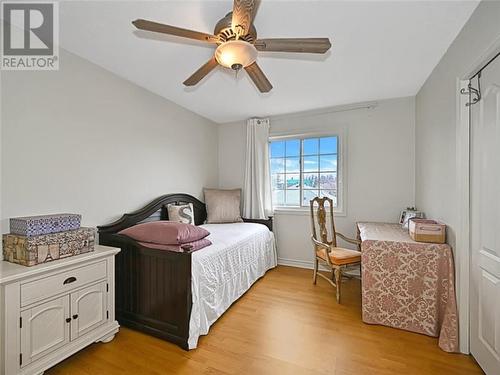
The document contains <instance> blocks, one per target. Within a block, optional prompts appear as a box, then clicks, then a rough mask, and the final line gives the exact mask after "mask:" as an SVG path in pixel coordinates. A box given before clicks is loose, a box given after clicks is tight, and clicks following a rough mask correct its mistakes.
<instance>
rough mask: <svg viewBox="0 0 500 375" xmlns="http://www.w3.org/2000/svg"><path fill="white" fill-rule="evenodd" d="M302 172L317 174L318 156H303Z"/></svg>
mask: <svg viewBox="0 0 500 375" xmlns="http://www.w3.org/2000/svg"><path fill="white" fill-rule="evenodd" d="M302 160H303V165H302V171H303V172H317V171H318V170H319V166H318V156H304V158H303V159H302Z"/></svg>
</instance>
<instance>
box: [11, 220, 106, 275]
mask: <svg viewBox="0 0 500 375" xmlns="http://www.w3.org/2000/svg"><path fill="white" fill-rule="evenodd" d="M95 236H96V231H95V229H94V228H80V229H76V230H71V231H67V232H60V233H50V234H44V235H41V236H34V237H27V236H20V235H17V234H4V235H3V256H4V260H7V261H9V262H12V263H18V264H22V265H23V266H34V265H36V264H40V263H46V262H50V261H52V260H56V259H60V258H66V257H70V256H73V255H78V254H83V253H88V252H90V251H94V245H95Z"/></svg>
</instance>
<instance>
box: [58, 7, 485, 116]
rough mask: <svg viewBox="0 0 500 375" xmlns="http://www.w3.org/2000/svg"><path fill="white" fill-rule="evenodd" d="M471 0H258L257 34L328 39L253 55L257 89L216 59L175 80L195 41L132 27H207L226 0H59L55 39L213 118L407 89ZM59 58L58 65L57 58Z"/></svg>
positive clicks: (433, 59) (420, 77)
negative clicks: (260, 82)
mask: <svg viewBox="0 0 500 375" xmlns="http://www.w3.org/2000/svg"><path fill="white" fill-rule="evenodd" d="M477 4H478V2H477V1H460V2H456V1H430V2H425V1H387V2H381V1H368V2H359V1H271V0H262V1H261V4H260V8H259V11H258V13H257V17H256V19H255V22H254V24H255V27H256V28H257V33H258V35H259V36H260V37H262V38H265V37H329V38H330V40H331V41H332V45H333V46H332V49H331V50H330V51H329V52H328V53H327V54H326V55H321V56H317V55H304V54H278V53H269V52H268V53H262V52H260V53H259V58H258V63H259V65H260V66H261V68H262V70H263V71H264V72H265V73H266V75H267V77H268V78H269V80H270V81H271V83H272V84H273V86H274V89H273V90H272V91H271V92H270V93H268V94H261V93H259V92H258V91H257V89H256V88H255V87H254V85H253V83H252V82H251V81H250V79H249V78H248V77H247V76H246V74H245V73H244V72H242V73H240V74H239V76H238V77H237V78H235V75H234V73H233V72H231V71H229V70H224V69H223V68H221V67H219V68H217V69H216V70H215V71H213V72H212V73H210V74H209V76H208V77H206V78H205V79H204V80H203V81H202V82H201V83H200V84H198V86H196V87H194V88H185V87H184V86H183V85H182V82H183V81H184V80H185V79H186V78H187V77H188V76H190V75H191V74H192V73H193V72H194V71H195V70H196V69H198V67H199V66H201V65H202V64H203V63H205V61H207V60H208V59H209V58H210V56H211V55H212V53H213V48H212V47H211V46H210V45H206V44H204V43H201V42H200V43H198V42H196V41H191V40H187V39H180V38H175V37H170V36H163V35H159V34H153V33H147V32H141V31H137V30H135V28H134V27H133V26H132V24H131V23H130V22H131V21H132V20H134V19H136V18H145V19H149V20H153V21H158V22H163V23H168V24H171V25H175V26H180V27H184V28H191V29H194V30H199V31H206V32H213V27H214V26H215V24H216V22H217V21H218V20H219V19H220V18H222V17H223V16H224V15H225V14H226V13H227V12H229V11H230V10H231V6H232V1H231V0H225V1H208V0H205V1H186V0H184V1H126V2H124V1H67V2H62V3H61V6H60V40H61V46H62V47H63V48H65V49H67V50H69V51H70V52H73V53H75V54H77V55H80V56H82V57H84V58H86V59H88V60H90V61H92V62H94V63H96V64H98V65H100V66H102V67H104V68H106V69H108V70H110V71H112V72H114V73H115V74H117V75H119V76H121V77H123V78H126V79H128V80H130V81H132V82H134V83H136V84H137V85H139V86H142V87H144V88H146V89H148V90H150V91H152V92H154V93H156V94H158V95H161V96H163V97H165V98H167V99H169V100H171V101H173V102H175V103H177V104H179V105H181V106H183V107H185V108H188V109H189V110H191V111H193V112H196V113H198V114H200V115H202V116H204V117H207V118H209V119H211V120H213V121H216V122H219V123H222V122H230V121H236V120H241V119H246V118H248V117H252V116H268V115H276V114H282V113H290V112H297V111H303V110H310V109H315V108H324V107H329V106H334V105H342V104H348V103H356V102H362V101H369V100H376V99H384V98H393V97H401V96H410V95H415V94H416V93H417V91H418V90H419V89H420V87H421V86H422V84H423V83H424V81H425V80H426V78H427V77H428V76H429V74H430V73H431V71H432V69H433V68H434V67H435V66H436V64H437V63H438V61H439V60H440V58H441V57H442V56H443V54H444V53H445V51H446V49H447V48H448V47H449V45H450V44H451V42H452V41H453V39H454V38H455V37H456V35H457V34H458V32H459V31H460V29H461V28H462V26H463V25H464V23H465V22H466V21H467V19H468V18H469V17H470V15H471V13H472V12H473V10H474V9H475V7H476V6H477ZM61 64H64V62H63V61H62V62H61Z"/></svg>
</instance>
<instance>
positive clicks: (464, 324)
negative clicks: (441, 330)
mask: <svg viewBox="0 0 500 375" xmlns="http://www.w3.org/2000/svg"><path fill="white" fill-rule="evenodd" d="M499 52H500V35H499V36H498V37H497V38H496V40H495V41H494V42H493V43H492V44H491V45H490V46H489V47H488V48H487V49H486V50H485V51H484V52H483V53H482V54H481V55H480V56H479V57H478V58H477V59H476V60H475V61H474V63H473V64H472V65H471V66H470V67H469V68H468V69H467V70H465V71H464V72H463V74H462V75H461V76H460V77H457V80H456V87H457V91H456V92H457V94H456V95H457V97H456V118H457V129H456V137H457V148H456V167H457V181H456V182H457V189H458V202H457V206H458V220H459V221H458V225H457V231H456V243H455V264H456V270H455V274H456V277H455V280H456V282H455V284H456V294H457V304H458V313H459V315H458V318H459V320H458V325H459V343H460V352H462V353H465V354H469V353H470V313H469V309H470V289H469V288H470V266H471V261H470V258H471V251H472V249H471V246H470V232H471V230H470V117H469V108H468V107H466V106H465V103H467V101H468V99H469V97H468V96H467V95H463V94H461V93H460V90H461V89H462V88H465V90H467V85H468V83H469V79H470V78H472V77H473V76H474V75H475V74H476V73H477V72H478V71H480V70H481V68H482V67H483V66H484V65H485V64H486V63H488V62H489V61H490V60H491V59H492V58H493V57H495V56H496V55H497V54H498V53H499ZM498 58H500V57H498Z"/></svg>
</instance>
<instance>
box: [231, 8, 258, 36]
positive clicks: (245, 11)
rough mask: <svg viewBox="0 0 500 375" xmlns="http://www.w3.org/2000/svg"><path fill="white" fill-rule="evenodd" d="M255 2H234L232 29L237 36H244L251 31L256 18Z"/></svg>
mask: <svg viewBox="0 0 500 375" xmlns="http://www.w3.org/2000/svg"><path fill="white" fill-rule="evenodd" d="M254 8H255V0H234V2H233V19H232V20H231V28H232V29H233V31H234V32H235V34H237V35H239V36H244V35H246V34H248V32H249V31H250V26H251V25H252V21H253V16H254Z"/></svg>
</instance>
